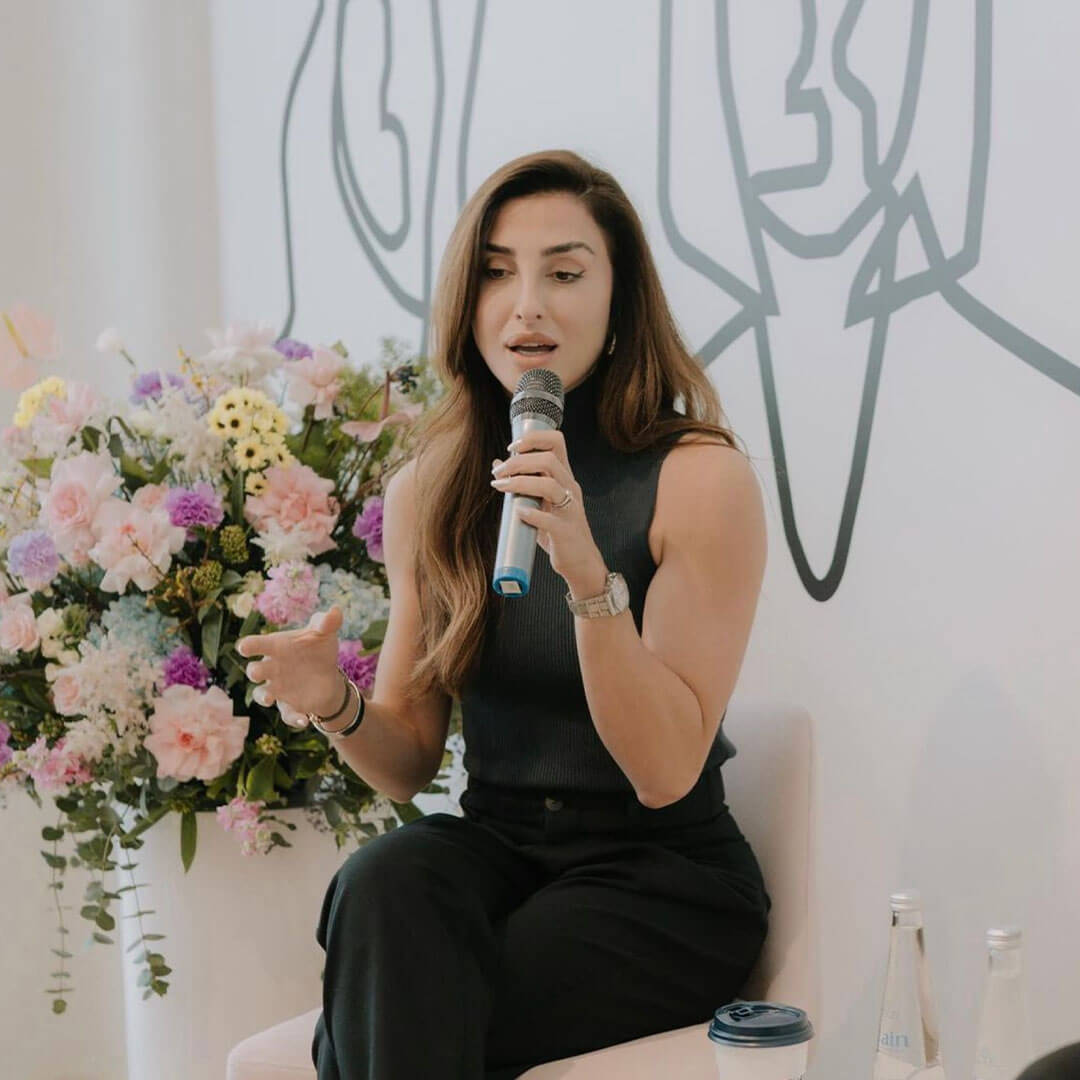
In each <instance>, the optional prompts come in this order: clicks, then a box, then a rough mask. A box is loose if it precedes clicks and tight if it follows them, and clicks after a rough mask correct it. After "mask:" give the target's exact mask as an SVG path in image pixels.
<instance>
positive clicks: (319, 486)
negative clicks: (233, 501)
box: [244, 465, 340, 557]
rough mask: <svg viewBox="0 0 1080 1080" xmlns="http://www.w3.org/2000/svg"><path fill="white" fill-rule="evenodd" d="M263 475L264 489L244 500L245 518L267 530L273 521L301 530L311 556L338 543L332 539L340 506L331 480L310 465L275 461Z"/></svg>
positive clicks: (288, 531) (281, 525)
mask: <svg viewBox="0 0 1080 1080" xmlns="http://www.w3.org/2000/svg"><path fill="white" fill-rule="evenodd" d="M263 476H264V477H265V478H266V488H265V490H264V491H263V493H262V494H261V495H251V496H248V498H247V499H246V500H245V501H244V518H245V519H246V520H247V521H249V522H251V523H252V524H253V525H254V526H255V528H256V530H257V531H258V532H266V531H268V529H269V528H270V526H271V524H273V523H276V524H277V525H279V526H280V527H281V529H282V531H283V532H285V533H289V534H291V533H293V532H296V531H299V532H300V533H301V534H303V536H304V538H305V540H306V541H307V546H308V551H307V556H308V557H310V556H312V555H321V554H322V553H323V552H324V551H330V550H332V549H333V548H336V547H337V544H336V543H335V542H334V541H333V540H331V539H330V533H331V532H332V531H333V528H334V525H335V524H336V523H337V519H338V511H339V510H340V504H339V503H338V500H337V499H336V498H334V496H333V495H332V494H331V493H332V492H333V490H334V482H333V481H332V480H327V479H326V478H325V477H322V476H320V475H319V474H318V473H317V472H315V470H314V469H312V468H309V467H308V466H307V465H272V466H271V467H270V468H269V469H267V470H266V471H265V472H264V473H263Z"/></svg>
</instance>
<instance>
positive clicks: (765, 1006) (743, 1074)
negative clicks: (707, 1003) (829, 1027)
mask: <svg viewBox="0 0 1080 1080" xmlns="http://www.w3.org/2000/svg"><path fill="white" fill-rule="evenodd" d="M813 1037H814V1029H813V1027H812V1026H811V1024H810V1020H809V1018H808V1017H807V1015H806V1013H805V1012H803V1010H802V1009H797V1008H795V1006H794V1005H781V1004H780V1003H779V1002H776V1001H733V1002H730V1003H729V1004H727V1005H722V1006H721V1007H720V1008H719V1009H717V1010H716V1012H715V1013H714V1014H713V1018H712V1022H711V1023H710V1024H709V1041H710V1042H711V1043H712V1045H713V1051H714V1053H715V1056H716V1068H717V1071H718V1075H719V1078H720V1080H731V1078H732V1077H738V1078H739V1080H803V1077H804V1075H805V1073H806V1061H807V1056H808V1053H809V1049H810V1040H811V1039H812V1038H813Z"/></svg>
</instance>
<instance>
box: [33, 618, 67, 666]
mask: <svg viewBox="0 0 1080 1080" xmlns="http://www.w3.org/2000/svg"><path fill="white" fill-rule="evenodd" d="M63 622H64V620H63V617H62V616H61V615H60V612H59V611H57V610H56V608H46V609H45V610H44V611H43V612H42V613H41V614H40V615H39V616H38V617H37V626H38V633H39V634H40V635H41V655H42V656H48V657H56V656H58V655H59V654H60V651H61V649H62V648H63V646H62V644H61V641H60V634H59V631H60V629H61V627H62V624H63Z"/></svg>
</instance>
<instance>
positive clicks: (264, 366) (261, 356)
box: [199, 323, 285, 385]
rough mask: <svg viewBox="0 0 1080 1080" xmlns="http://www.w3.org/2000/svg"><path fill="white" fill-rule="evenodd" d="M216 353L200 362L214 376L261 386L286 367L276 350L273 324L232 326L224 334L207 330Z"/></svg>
mask: <svg viewBox="0 0 1080 1080" xmlns="http://www.w3.org/2000/svg"><path fill="white" fill-rule="evenodd" d="M206 333H207V335H208V336H209V338H210V341H211V342H212V343H213V346H214V347H213V349H212V350H211V351H210V352H208V353H207V354H206V355H205V356H203V357H202V358H201V359H200V361H199V362H200V363H201V364H202V365H203V367H204V368H205V369H206V371H207V373H208V374H210V375H218V376H221V377H222V378H225V379H230V380H235V381H238V382H239V381H244V382H246V383H247V384H248V385H253V384H258V383H260V382H262V380H263V379H265V378H266V377H267V376H269V375H271V374H272V373H273V372H275V371H277V370H278V369H279V368H280V367H281V365H282V364H284V363H285V357H284V356H282V355H281V353H279V352H278V351H277V349H275V348H274V342H275V341H276V340H277V331H276V330H275V329H274V328H273V326H271V325H270V324H269V323H258V324H257V325H253V324H249V323H231V324H230V325H229V326H227V327H226V328H225V329H224V330H207V331H206Z"/></svg>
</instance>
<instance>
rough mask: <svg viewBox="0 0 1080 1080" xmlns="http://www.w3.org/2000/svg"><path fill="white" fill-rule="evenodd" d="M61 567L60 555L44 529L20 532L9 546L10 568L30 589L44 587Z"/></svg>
mask: <svg viewBox="0 0 1080 1080" xmlns="http://www.w3.org/2000/svg"><path fill="white" fill-rule="evenodd" d="M59 569H60V556H59V555H57V553H56V545H55V544H54V543H53V539H52V537H51V536H50V535H49V534H48V533H47V532H46V531H45V530H44V529H30V530H29V531H28V532H24V533H20V534H19V535H18V536H16V537H15V539H14V540H12V541H11V546H10V547H9V548H8V570H9V571H10V572H11V573H12V574H14V575H15V576H16V577H20V578H22V580H23V582H24V583H25V584H26V587H27V588H28V589H31V590H33V589H43V588H45V586H46V585H48V584H49V582H50V581H52V579H53V578H54V577H56V574H57V571H58V570H59Z"/></svg>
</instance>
